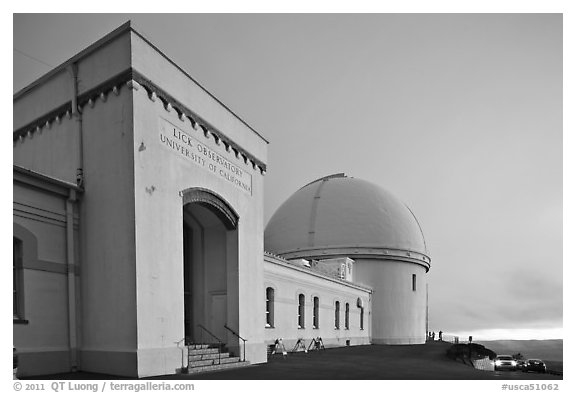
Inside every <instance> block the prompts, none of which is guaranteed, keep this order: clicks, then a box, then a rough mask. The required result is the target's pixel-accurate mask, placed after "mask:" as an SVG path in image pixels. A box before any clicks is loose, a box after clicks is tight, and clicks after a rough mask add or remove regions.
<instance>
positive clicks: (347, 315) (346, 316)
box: [344, 303, 350, 330]
mask: <svg viewBox="0 0 576 393" xmlns="http://www.w3.org/2000/svg"><path fill="white" fill-rule="evenodd" d="M344 313H345V314H344V329H346V330H348V329H350V304H349V303H346V308H345V309H344Z"/></svg>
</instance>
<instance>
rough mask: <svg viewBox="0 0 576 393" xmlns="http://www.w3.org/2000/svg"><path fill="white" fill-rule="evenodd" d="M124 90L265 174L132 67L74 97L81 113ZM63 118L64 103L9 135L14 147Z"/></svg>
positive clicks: (67, 106)
mask: <svg viewBox="0 0 576 393" xmlns="http://www.w3.org/2000/svg"><path fill="white" fill-rule="evenodd" d="M125 87H128V88H130V89H139V88H140V87H142V88H143V89H144V90H145V91H146V93H147V94H148V98H150V99H151V100H152V101H155V100H156V99H159V100H160V101H162V103H163V105H164V109H166V110H167V111H171V110H175V111H176V112H177V113H178V117H179V118H180V120H182V121H187V122H189V123H190V125H191V126H192V127H193V128H194V129H195V130H199V129H201V130H202V131H203V132H204V135H205V136H206V137H208V138H212V139H214V142H215V143H216V144H217V145H219V144H221V143H222V144H224V146H225V148H226V151H227V152H229V153H233V154H234V155H235V156H236V158H239V159H240V158H241V159H243V161H244V163H245V164H246V165H251V166H252V168H253V169H254V170H256V169H258V170H259V171H260V173H261V174H262V175H264V174H265V173H266V164H265V163H264V162H262V161H261V160H259V159H257V158H256V157H254V156H253V155H252V154H250V153H249V152H248V150H247V149H245V148H243V147H242V146H240V145H239V144H237V143H236V142H234V141H233V140H231V139H230V138H228V137H227V136H226V135H225V134H223V133H222V132H221V131H220V130H217V129H216V128H215V127H214V126H212V124H210V123H209V122H208V121H206V120H205V119H204V118H202V117H201V116H199V115H198V114H196V113H195V112H194V111H192V110H191V109H190V108H188V107H187V106H186V105H184V104H183V103H182V102H180V101H178V100H177V99H175V98H174V97H173V96H172V95H170V94H169V93H168V92H166V91H165V90H163V89H162V88H160V87H159V86H158V85H157V84H155V83H154V82H153V81H151V80H150V79H148V78H146V77H145V76H144V75H143V74H141V73H140V72H138V71H137V70H134V69H133V68H132V67H130V68H128V69H126V70H124V71H122V72H120V73H119V74H117V75H115V76H113V77H112V78H110V79H108V80H106V81H104V82H103V83H101V84H99V85H98V86H96V87H94V88H92V89H90V90H88V91H86V92H84V93H82V94H81V95H80V96H79V97H78V108H79V109H80V111H82V110H83V108H84V107H86V106H87V105H88V106H90V107H93V106H94V105H95V103H96V102H97V101H101V102H106V100H107V95H108V94H111V93H112V94H116V95H119V94H120V91H121V89H123V88H125ZM64 117H67V118H71V117H72V101H68V102H66V103H64V104H62V105H60V106H58V107H57V108H56V109H53V110H52V111H50V112H48V113H46V114H45V115H43V116H40V117H38V118H37V119H35V120H34V121H32V122H30V123H28V124H27V125H25V126H23V127H20V128H18V129H16V130H15V131H14V132H13V134H12V137H13V142H14V144H16V143H18V142H23V141H24V139H25V138H27V137H33V135H34V133H40V132H42V131H43V130H45V129H49V128H50V127H51V125H52V124H53V123H60V121H61V120H62V119H63V118H64Z"/></svg>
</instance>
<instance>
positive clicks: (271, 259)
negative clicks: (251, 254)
mask: <svg viewBox="0 0 576 393" xmlns="http://www.w3.org/2000/svg"><path fill="white" fill-rule="evenodd" d="M264 262H268V263H273V264H276V265H279V266H282V267H285V268H288V269H292V270H296V271H299V272H301V273H304V274H308V275H310V276H314V277H317V278H321V279H323V280H327V281H331V282H333V283H336V284H339V285H345V286H347V287H351V288H355V289H360V290H362V291H366V292H369V293H372V288H370V287H366V286H363V285H359V284H355V283H351V282H349V281H345V280H337V279H335V278H333V277H330V276H326V275H324V274H322V273H320V272H317V271H314V270H310V269H309V268H304V267H300V266H296V265H294V264H293V263H290V262H289V261H287V260H286V259H284V258H282V257H281V256H278V255H275V254H272V253H270V252H268V251H264Z"/></svg>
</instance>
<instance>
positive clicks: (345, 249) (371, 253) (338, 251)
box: [278, 246, 431, 271]
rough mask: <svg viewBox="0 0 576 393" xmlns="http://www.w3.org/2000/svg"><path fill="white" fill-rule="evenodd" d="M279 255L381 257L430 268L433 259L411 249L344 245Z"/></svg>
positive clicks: (316, 257) (288, 256) (284, 252)
mask: <svg viewBox="0 0 576 393" xmlns="http://www.w3.org/2000/svg"><path fill="white" fill-rule="evenodd" d="M278 256H280V257H282V258H284V259H298V258H304V259H319V260H322V259H328V258H343V257H348V258H352V259H357V258H360V259H379V260H383V261H397V262H408V263H415V264H417V265H420V266H423V267H424V268H426V271H428V270H430V263H431V259H430V257H428V256H427V255H424V254H422V253H420V252H416V251H410V250H398V249H392V248H383V247H366V246H342V247H311V248H305V249H304V248H302V249H298V250H293V251H283V252H280V253H278Z"/></svg>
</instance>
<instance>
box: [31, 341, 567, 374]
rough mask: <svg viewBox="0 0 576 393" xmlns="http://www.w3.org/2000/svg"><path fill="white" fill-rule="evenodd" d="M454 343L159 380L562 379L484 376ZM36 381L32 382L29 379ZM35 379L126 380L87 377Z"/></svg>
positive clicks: (290, 359) (329, 354)
mask: <svg viewBox="0 0 576 393" xmlns="http://www.w3.org/2000/svg"><path fill="white" fill-rule="evenodd" d="M449 347H450V344H449V343H444V342H429V343H427V344H425V345H364V346H354V347H341V348H329V349H326V350H321V351H310V352H308V353H304V352H298V353H289V354H288V355H287V356H282V355H274V356H273V357H271V358H270V359H269V361H268V363H264V364H257V365H252V366H248V367H242V368H238V369H230V370H221V371H215V372H209V373H202V374H188V375H186V374H177V375H166V376H160V377H150V378H144V379H154V380H173V379H181V380H343V379H344V380H346V379H349V380H561V379H562V376H558V375H552V374H536V373H522V372H520V371H495V372H493V371H482V370H476V369H474V368H473V367H471V366H468V365H465V364H463V363H462V362H461V361H453V360H451V359H449V358H448V357H446V350H447V349H448V348H449ZM30 379H32V378H30ZM33 379H48V380H54V379H57V380H67V379H75V380H97V379H107V380H114V379H123V378H119V377H116V376H110V375H103V374H92V373H85V372H77V373H69V374H57V375H49V376H42V377H34V378H33Z"/></svg>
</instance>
